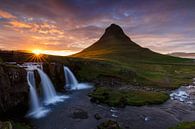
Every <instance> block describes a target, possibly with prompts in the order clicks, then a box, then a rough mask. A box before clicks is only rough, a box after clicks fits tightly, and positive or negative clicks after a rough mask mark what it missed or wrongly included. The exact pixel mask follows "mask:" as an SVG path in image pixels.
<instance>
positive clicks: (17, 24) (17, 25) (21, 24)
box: [10, 21, 31, 28]
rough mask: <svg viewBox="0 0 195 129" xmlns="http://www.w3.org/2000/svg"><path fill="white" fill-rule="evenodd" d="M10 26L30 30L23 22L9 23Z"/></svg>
mask: <svg viewBox="0 0 195 129" xmlns="http://www.w3.org/2000/svg"><path fill="white" fill-rule="evenodd" d="M10 25H12V26H13V27H16V28H31V26H30V25H29V24H26V23H24V22H19V21H11V22H10Z"/></svg>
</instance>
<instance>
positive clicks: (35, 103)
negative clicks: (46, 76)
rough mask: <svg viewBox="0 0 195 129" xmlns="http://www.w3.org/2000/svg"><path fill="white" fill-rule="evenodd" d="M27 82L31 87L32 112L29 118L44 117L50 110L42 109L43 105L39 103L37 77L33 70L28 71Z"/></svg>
mask: <svg viewBox="0 0 195 129" xmlns="http://www.w3.org/2000/svg"><path fill="white" fill-rule="evenodd" d="M29 68H30V67H29ZM27 82H28V85H29V87H30V112H29V114H28V116H31V117H34V118H37V119H38V118H41V117H44V116H45V115H46V114H47V113H48V112H49V110H47V109H45V108H43V107H41V104H40V102H39V99H38V95H37V92H36V85H35V77H34V71H33V70H27Z"/></svg>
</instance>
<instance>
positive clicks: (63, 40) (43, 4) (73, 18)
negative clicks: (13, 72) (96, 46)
mask: <svg viewBox="0 0 195 129" xmlns="http://www.w3.org/2000/svg"><path fill="white" fill-rule="evenodd" d="M194 5H195V2H194V1H193V0H191V1H187V2H186V1H176V0H173V1H168V0H166V1H163V2H160V1H154V0H150V1H147V2H146V1H134V0H133V1H126V0H122V1H113V2H108V1H101V0H100V1H97V0H93V1H84V0H83V1H82V0H81V1H76V0H72V1H69V0H68V1H54V0H46V1H43V0H40V1H37V0H35V1H25V0H15V1H4V0H2V1H0V49H2V50H27V51H31V52H33V51H37V50H38V51H39V52H40V53H42V54H51V55H61V56H66V55H71V54H74V53H77V52H79V51H82V50H83V49H85V48H87V47H88V46H90V45H92V44H93V43H95V42H96V41H97V40H98V39H99V38H100V36H101V35H102V34H103V33H104V30H105V29H106V28H107V27H108V26H109V25H110V24H112V23H115V24H117V25H119V26H121V27H122V29H123V30H124V32H125V33H126V34H127V35H128V36H129V37H130V38H131V39H132V40H133V41H134V42H136V43H137V44H139V45H141V46H142V47H147V48H149V49H151V50H153V51H155V52H159V53H162V54H168V53H173V52H186V53H193V52H194V50H195V44H194V40H195V38H194V37H193V35H194V34H195V30H193V26H194V23H195V15H193V12H194V11H195V8H194Z"/></svg>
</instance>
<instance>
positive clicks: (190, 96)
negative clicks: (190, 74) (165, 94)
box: [170, 79, 195, 105]
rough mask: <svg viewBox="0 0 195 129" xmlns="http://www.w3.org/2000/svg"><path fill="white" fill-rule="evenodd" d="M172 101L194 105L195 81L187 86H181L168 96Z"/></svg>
mask: <svg viewBox="0 0 195 129" xmlns="http://www.w3.org/2000/svg"><path fill="white" fill-rule="evenodd" d="M170 98H171V99H172V100H176V101H179V102H182V103H186V104H190V105H192V104H195V79H193V82H192V84H191V85H189V86H182V87H180V88H179V89H177V90H175V91H173V92H172V93H171V94H170Z"/></svg>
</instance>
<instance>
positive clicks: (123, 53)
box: [72, 24, 188, 63]
mask: <svg viewBox="0 0 195 129" xmlns="http://www.w3.org/2000/svg"><path fill="white" fill-rule="evenodd" d="M72 56H73V57H82V58H94V59H103V60H115V61H123V62H132V61H139V62H164V63H166V62H171V63H178V62H183V61H188V60H187V59H181V58H176V57H171V56H167V55H162V54H158V53H155V52H153V51H151V50H150V49H148V48H143V47H141V46H139V45H138V44H136V43H135V42H133V41H132V40H131V39H130V38H129V37H128V36H127V35H126V34H125V33H124V32H123V30H122V29H121V27H120V26H118V25H116V24H111V25H110V26H109V27H108V28H107V29H106V30H105V33H104V34H103V35H102V37H101V38H100V39H99V40H98V41H97V42H96V43H94V44H93V45H91V46H90V47H88V48H86V49H84V50H83V51H81V52H79V53H77V54H75V55H72Z"/></svg>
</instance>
